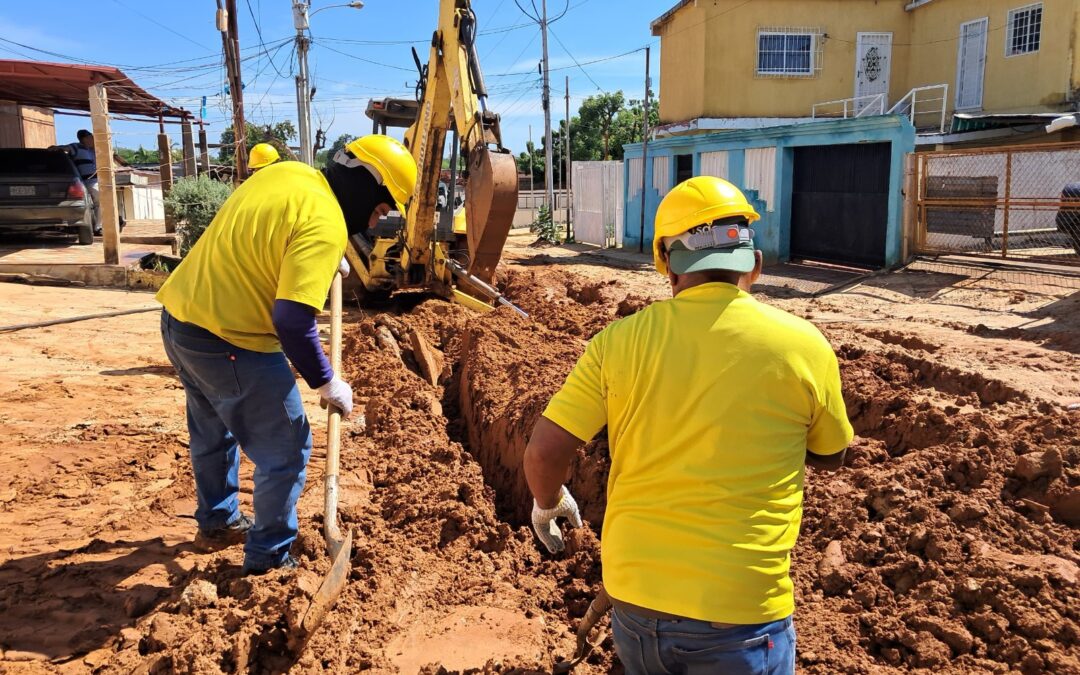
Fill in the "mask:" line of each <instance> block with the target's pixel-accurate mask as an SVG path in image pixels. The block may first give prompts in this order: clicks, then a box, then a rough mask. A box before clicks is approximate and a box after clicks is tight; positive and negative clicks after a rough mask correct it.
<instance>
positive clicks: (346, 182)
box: [323, 161, 396, 236]
mask: <svg viewBox="0 0 1080 675" xmlns="http://www.w3.org/2000/svg"><path fill="white" fill-rule="evenodd" d="M323 175H324V176H326V180H327V182H328V183H330V189H331V190H333V191H334V196H335V197H337V200H338V204H340V205H341V211H342V213H344V214H345V227H346V228H347V229H348V231H349V236H352V235H354V234H365V233H366V232H367V227H368V222H369V221H370V220H371V214H372V212H374V211H375V208H376V207H377V206H378V205H379V204H387V205H388V206H390V208H391V209H393V208H396V207H395V206H394V198H393V197H392V196H390V191H389V190H387V189H386V186H385V185H379V183H378V182H376V180H375V177H374V176H372V175H371V172H370V171H368V170H367V169H364V168H363V167H357V168H354V169H350V168H348V167H345V166H342V165H341V164H338V163H337V162H334V161H330V162H329V163H328V164H327V165H326V168H325V169H323Z"/></svg>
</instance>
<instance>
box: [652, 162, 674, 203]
mask: <svg viewBox="0 0 1080 675" xmlns="http://www.w3.org/2000/svg"><path fill="white" fill-rule="evenodd" d="M652 186H653V189H654V190H656V191H657V192H659V193H660V197H661V198H663V196H664V195H666V194H667V193H668V191H669V190H671V158H670V157H653V165H652Z"/></svg>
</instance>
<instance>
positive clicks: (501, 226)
mask: <svg viewBox="0 0 1080 675" xmlns="http://www.w3.org/2000/svg"><path fill="white" fill-rule="evenodd" d="M517 201H518V183H517V162H516V161H515V160H514V156H513V155H511V154H509V153H504V152H492V151H491V150H489V149H488V148H486V147H478V148H476V149H474V150H473V151H472V152H471V153H470V154H469V182H468V183H467V184H466V185H465V218H466V223H467V226H466V227H467V229H466V232H467V238H468V240H469V274H473V275H476V276H477V277H479V278H480V279H482V280H483V281H485V282H489V283H490V282H491V279H492V277H494V276H495V266H496V265H498V264H499V258H501V257H502V250H503V245H504V244H505V243H506V235H507V234H509V232H510V227H511V225H513V223H514V214H515V213H516V212H517Z"/></svg>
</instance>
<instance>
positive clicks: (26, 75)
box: [0, 59, 191, 118]
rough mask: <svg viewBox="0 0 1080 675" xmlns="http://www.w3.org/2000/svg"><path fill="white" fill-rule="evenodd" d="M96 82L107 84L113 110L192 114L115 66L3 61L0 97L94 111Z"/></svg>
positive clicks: (50, 106)
mask: <svg viewBox="0 0 1080 675" xmlns="http://www.w3.org/2000/svg"><path fill="white" fill-rule="evenodd" d="M95 84H104V85H105V88H106V90H107V91H108V94H109V112H110V113H119V114H126V115H145V116H147V117H151V118H156V117H158V116H159V115H163V116H165V117H181V118H183V117H191V113H188V112H187V111H185V110H184V109H183V108H174V107H172V106H171V105H169V104H168V103H165V101H162V100H161V99H159V98H157V97H156V96H154V95H153V94H151V93H150V92H148V91H146V90H145V89H143V88H142V87H140V86H139V85H137V84H135V83H134V82H133V81H132V80H131V78H129V77H128V76H127V75H125V74H124V73H123V72H121V71H120V70H119V69H117V68H113V67H111V66H84V65H77V64H73V63H48V62H45V61H18V60H10V59H6V60H0V100H7V101H15V102H16V103H20V104H22V105H32V106H40V107H43V108H64V109H68V110H90V92H89V89H90V87H91V86H92V85H95Z"/></svg>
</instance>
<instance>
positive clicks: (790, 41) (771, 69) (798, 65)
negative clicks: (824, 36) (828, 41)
mask: <svg viewBox="0 0 1080 675" xmlns="http://www.w3.org/2000/svg"><path fill="white" fill-rule="evenodd" d="M815 38H816V35H815V34H814V33H813V32H811V31H809V30H807V31H793V32H780V31H768V30H759V31H758V54H757V74H758V75H788V76H800V75H803V76H805V75H813V74H814V70H815V68H816V67H817V63H816V61H817V54H816V44H815V43H816V42H817V40H816V39H815Z"/></svg>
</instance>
